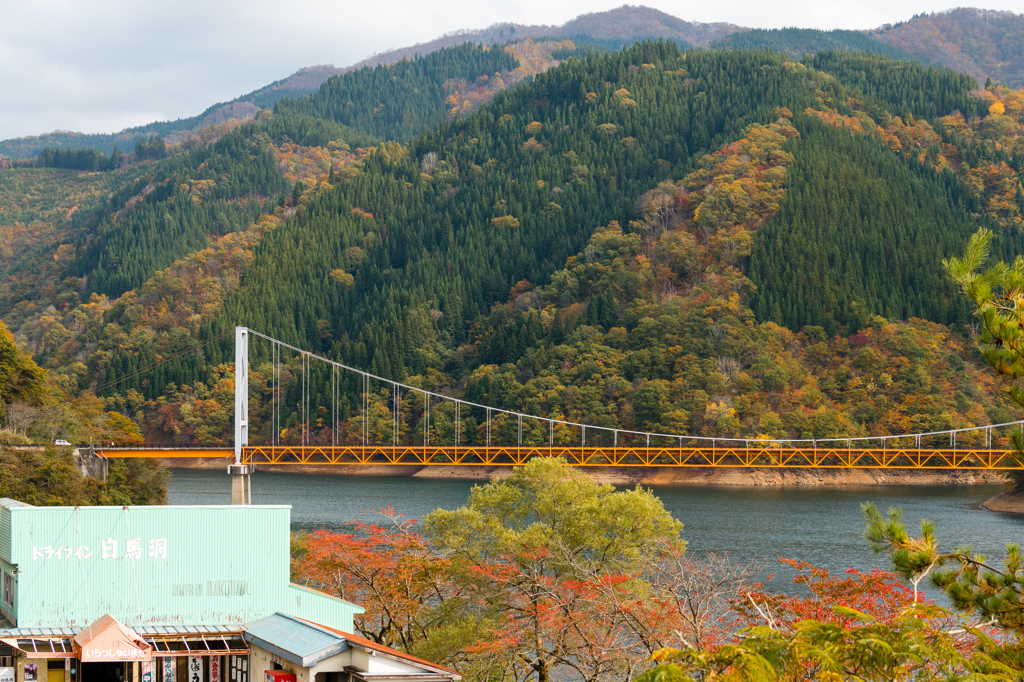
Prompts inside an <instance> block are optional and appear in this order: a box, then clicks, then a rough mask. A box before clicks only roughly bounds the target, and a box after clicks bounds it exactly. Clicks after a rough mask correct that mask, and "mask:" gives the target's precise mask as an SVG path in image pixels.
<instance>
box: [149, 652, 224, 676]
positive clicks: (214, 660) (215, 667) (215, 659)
mask: <svg viewBox="0 0 1024 682" xmlns="http://www.w3.org/2000/svg"><path fill="white" fill-rule="evenodd" d="M143 682H145V681H143ZM210 682H220V656H210Z"/></svg>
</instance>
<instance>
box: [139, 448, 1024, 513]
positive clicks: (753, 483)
mask: <svg viewBox="0 0 1024 682" xmlns="http://www.w3.org/2000/svg"><path fill="white" fill-rule="evenodd" d="M157 461H158V462H159V463H160V464H161V465H162V466H164V467H167V468H169V469H221V470H224V471H225V472H226V470H227V464H228V462H227V460H209V459H199V458H159V459H157ZM512 469H513V467H511V466H450V465H447V466H446V465H430V466H406V465H340V466H334V465H307V466H302V467H298V466H294V465H280V464H277V465H274V464H261V465H258V467H257V471H266V472H271V473H295V474H304V475H321V476H323V475H333V476H390V477H396V478H431V479H434V478H442V479H445V478H446V479H458V480H470V481H490V480H494V479H500V478H504V477H506V476H509V475H510V474H511V473H512ZM583 469H584V471H586V472H587V473H589V474H590V475H591V476H592V477H593V478H594V479H596V480H598V481H600V482H602V483H612V484H614V485H636V484H639V485H701V486H707V485H712V486H714V485H719V486H730V487H733V486H736V487H846V486H872V485H922V486H925V485H982V484H988V485H992V484H999V485H1002V484H1005V483H1006V480H1007V478H1006V474H1005V473H1004V472H1001V471H985V470H957V471H943V470H914V469H755V468H740V467H736V468H721V469H718V468H706V467H705V468H700V467H685V468H684V467H678V468H677V467H650V468H648V467H597V466H595V467H585V468H583ZM1004 494H1005V493H1004ZM999 497H1002V495H1000V496H997V497H996V498H993V500H995V499H998V498H999ZM989 501H990V502H991V501H992V500H989ZM987 504H988V503H987V502H986V505H987ZM1018 504H1019V505H1020V507H1021V509H1020V511H1021V512H1022V513H1024V494H1022V495H1021V498H1020V500H1019V502H1018ZM986 508H987V509H991V507H987V506H986ZM992 511H1001V510H997V509H992Z"/></svg>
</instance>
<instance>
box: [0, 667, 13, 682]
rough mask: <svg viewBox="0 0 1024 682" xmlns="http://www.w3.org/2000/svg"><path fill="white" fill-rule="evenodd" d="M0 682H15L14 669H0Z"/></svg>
mask: <svg viewBox="0 0 1024 682" xmlns="http://www.w3.org/2000/svg"><path fill="white" fill-rule="evenodd" d="M0 682H14V668H0Z"/></svg>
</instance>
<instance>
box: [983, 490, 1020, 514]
mask: <svg viewBox="0 0 1024 682" xmlns="http://www.w3.org/2000/svg"><path fill="white" fill-rule="evenodd" d="M981 506H982V507H984V508H985V509H988V510H989V511H993V512H1000V513H1004V514H1024V490H1007V491H1006V492H1003V493H1000V494H998V495H996V496H995V497H993V498H990V499H987V500H985V501H984V502H982V503H981Z"/></svg>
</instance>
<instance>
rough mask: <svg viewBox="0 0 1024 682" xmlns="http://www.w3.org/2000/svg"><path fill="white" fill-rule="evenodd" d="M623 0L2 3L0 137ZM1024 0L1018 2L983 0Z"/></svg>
mask: <svg viewBox="0 0 1024 682" xmlns="http://www.w3.org/2000/svg"><path fill="white" fill-rule="evenodd" d="M643 4H645V5H647V6H648V7H656V8H658V9H660V10H662V11H664V12H667V13H669V14H672V15H674V16H677V17H679V18H681V19H686V20H687V21H700V22H715V21H725V22H730V23H734V24H739V25H741V26H751V27H756V28H777V27H782V26H800V27H804V28H821V29H830V28H852V29H857V28H873V27H875V26H880V25H881V24H884V23H888V22H897V21H902V20H906V19H909V18H910V17H912V16H913V15H914V14H916V13H920V12H932V11H941V10H944V9H948V8H949V7H950V5H947V4H936V3H935V1H934V0H916V1H912V0H844V1H843V2H836V1H835V0H831V1H830V0H824V1H822V0H794V1H793V2H788V3H782V2H763V1H762V0H725V1H721V2H681V1H673V0H646V1H645V2H644V3H643ZM621 5H622V0H606V1H604V0H590V1H584V0H560V1H559V2H551V0H502V1H500V2H499V1H496V0H446V1H445V2H424V1H423V0H378V1H376V2H362V1H361V2H356V1H353V0H288V1H287V2H285V1H283V0H276V1H271V0H244V1H243V0H179V1H178V2H174V3H164V2H160V3H157V2H146V1H144V0H88V2H86V1H84V0H63V1H61V0H30V1H27V0H0V139H8V138H12V137H21V136H25V135H38V134H40V133H44V132H51V131H53V130H58V129H60V130H77V131H82V132H89V133H107V132H117V131H120V130H122V129H124V128H126V127H130V126H136V125H143V124H146V123H150V122H152V121H158V120H172V119H175V118H182V117H188V116H194V115H195V114H198V113H200V112H202V111H203V110H204V109H206V108H207V107H208V106H210V105H211V104H214V103H217V102H222V101H226V100H230V99H233V98H235V97H237V96H238V95H242V94H245V93H248V92H251V91H252V90H255V89H257V88H259V87H262V86H264V85H267V84H268V83H270V82H272V81H275V80H278V79H281V78H285V77H287V76H289V75H291V74H292V73H294V72H295V71H296V70H298V69H299V68H301V67H303V66H312V65H315V64H334V65H335V66H348V65H350V64H353V63H355V62H357V61H359V60H361V59H363V58H364V57H366V56H368V55H370V54H372V53H374V52H382V51H384V50H387V49H389V48H395V47H403V46H406V45H411V44H414V43H417V42H424V41H427V40H430V39H432V38H435V37H437V36H439V35H440V34H442V33H447V32H449V31H453V30H456V29H460V28H470V29H475V28H483V27H486V26H488V25H490V24H493V23H496V22H507V21H508V22H516V23H520V24H562V23H564V22H566V21H568V20H569V19H572V18H573V17H575V16H578V15H580V14H585V13H587V12H596V11H602V10H607V9H612V8H614V7H618V6H621ZM983 6H984V7H985V8H986V9H1007V10H1012V11H1015V12H1020V11H1021V0H985V4H984V5H983Z"/></svg>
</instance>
